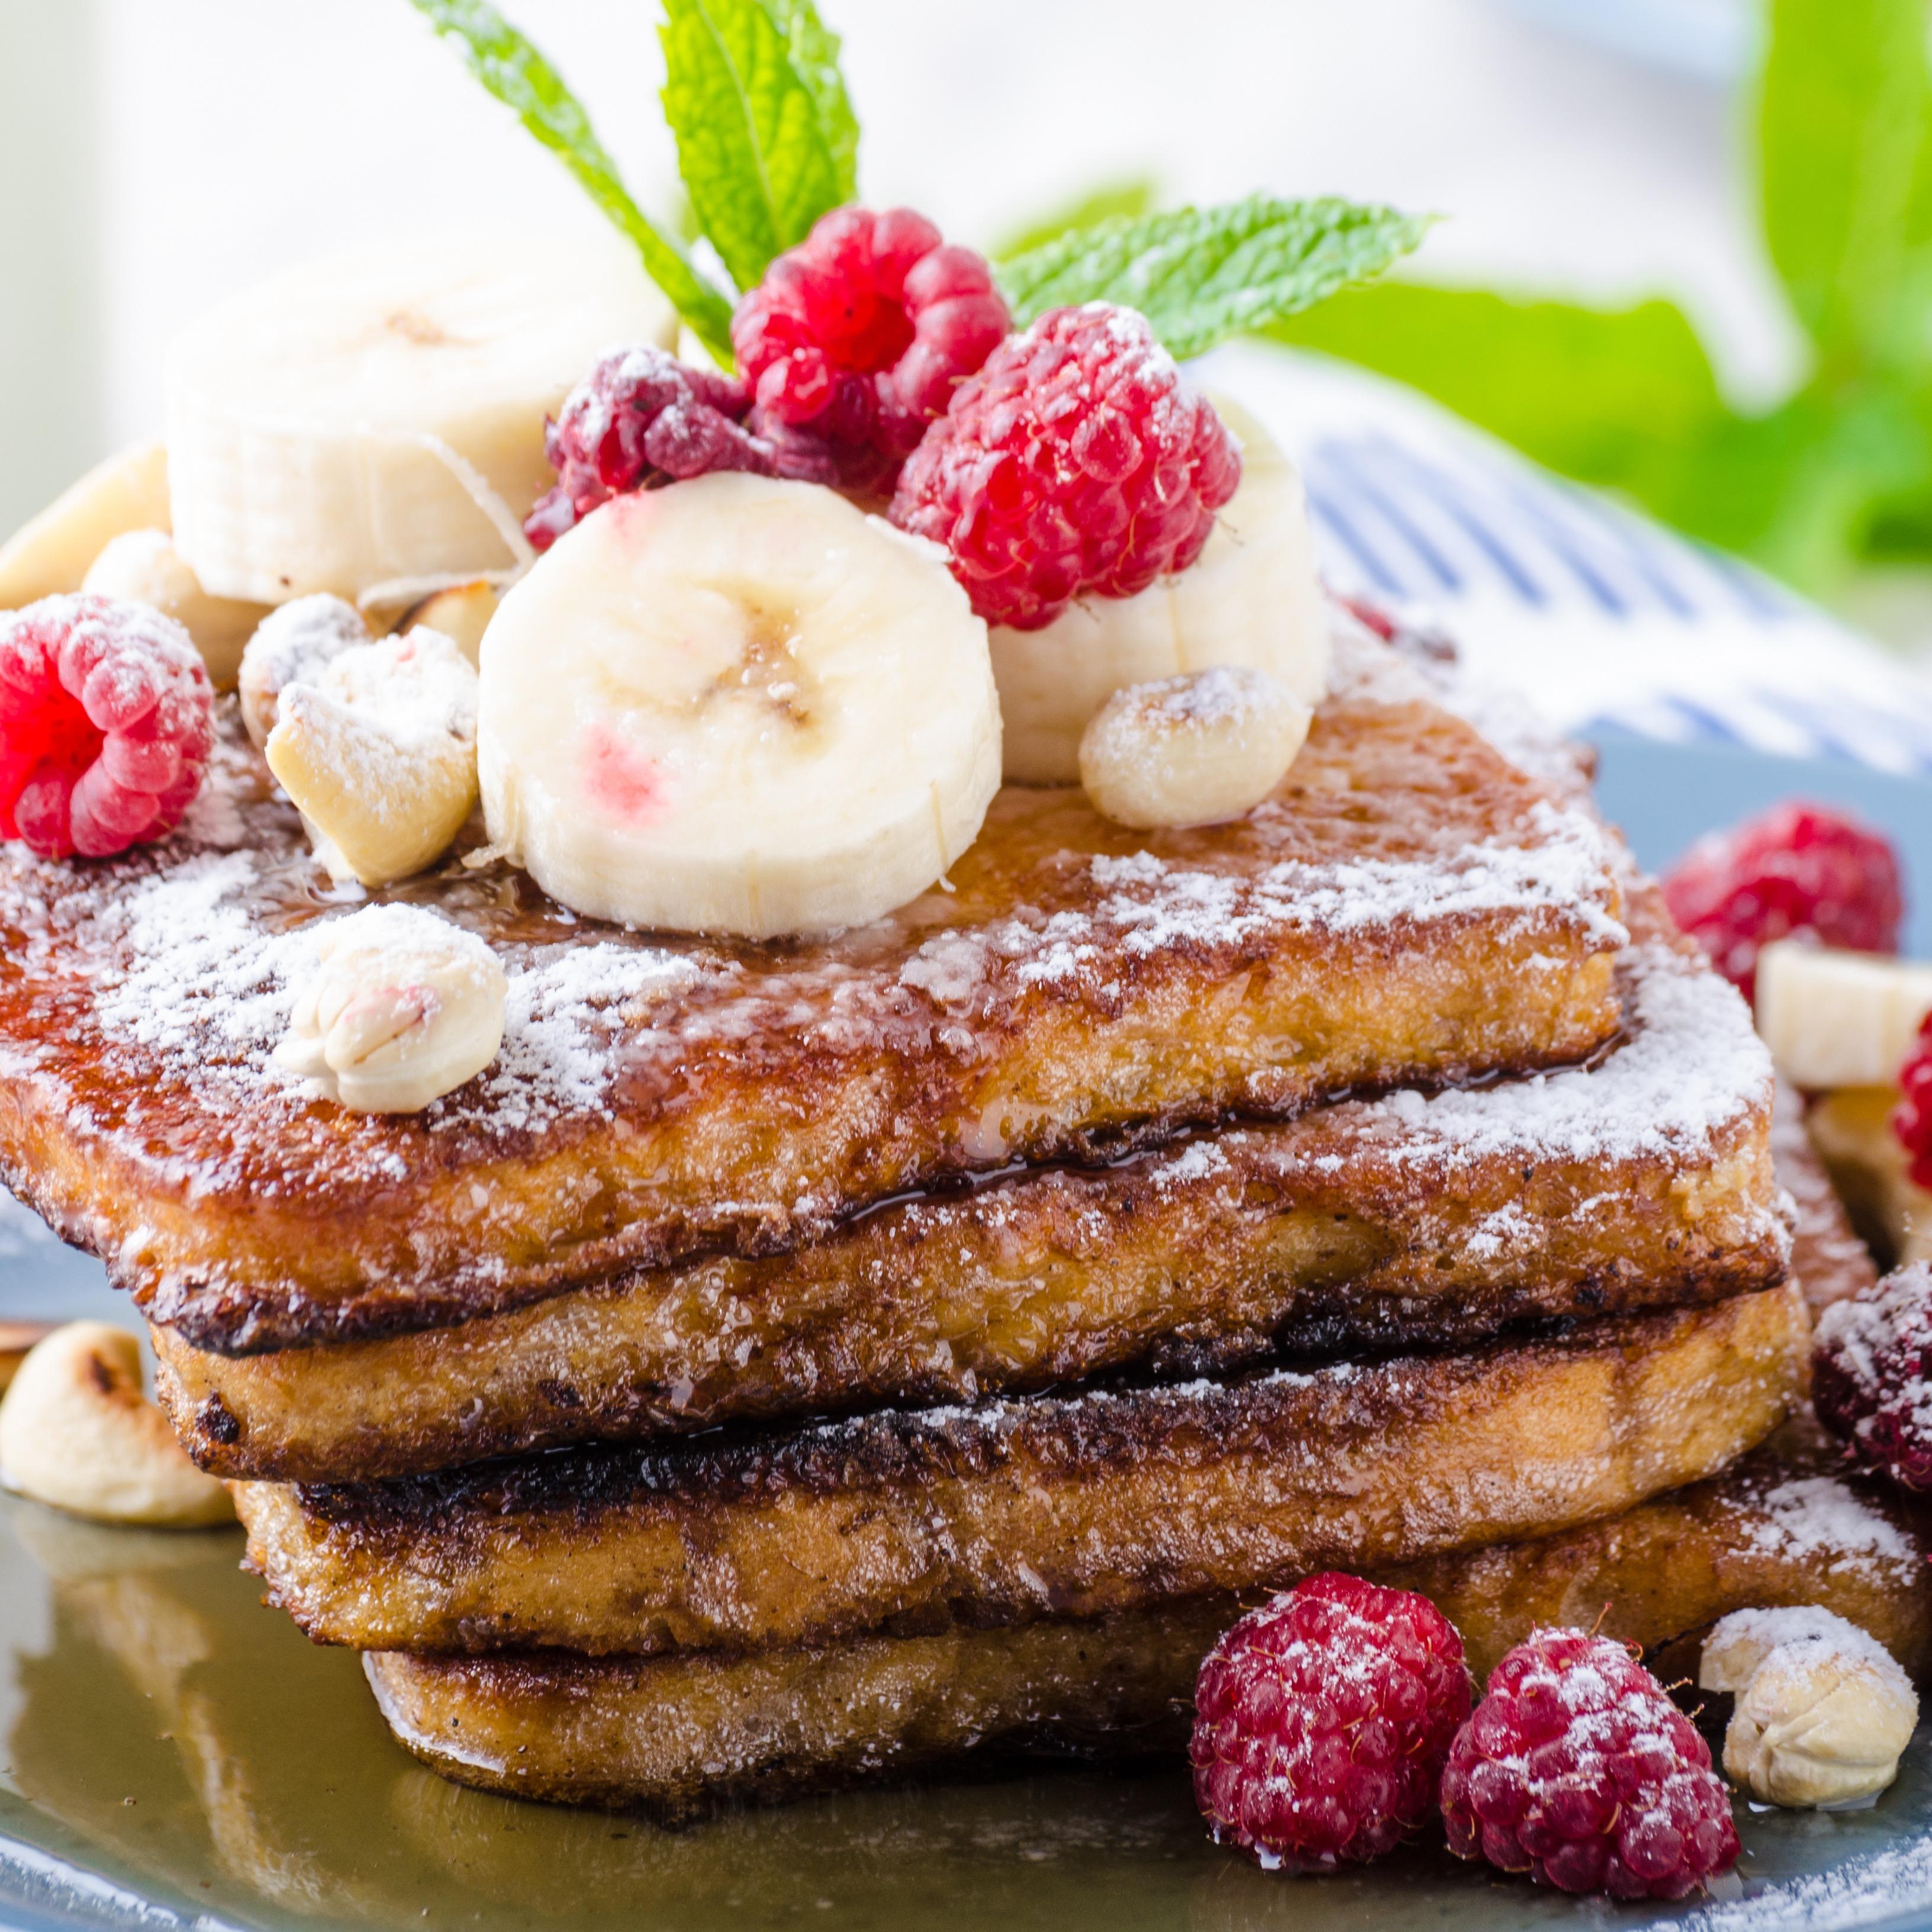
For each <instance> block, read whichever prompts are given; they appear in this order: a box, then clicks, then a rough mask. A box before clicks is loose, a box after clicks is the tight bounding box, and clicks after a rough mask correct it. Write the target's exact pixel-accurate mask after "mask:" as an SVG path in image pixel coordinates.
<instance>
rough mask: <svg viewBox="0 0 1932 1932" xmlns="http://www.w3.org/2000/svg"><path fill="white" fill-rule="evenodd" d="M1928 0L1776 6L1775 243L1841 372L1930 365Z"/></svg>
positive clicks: (1767, 178)
mask: <svg viewBox="0 0 1932 1932" xmlns="http://www.w3.org/2000/svg"><path fill="white" fill-rule="evenodd" d="M1925 32H1926V27H1925V8H1924V0H1774V4H1773V5H1772V8H1771V34H1770V40H1769V51H1768V52H1767V54H1766V61H1765V66H1764V70H1763V75H1762V77H1761V79H1760V86H1759V93H1758V101H1757V135H1758V166H1759V187H1760V195H1761V197H1762V203H1763V210H1764V226H1765V240H1766V244H1767V245H1768V246H1769V249H1770V251H1771V258H1772V262H1773V263H1775V265H1776V266H1777V269H1778V274H1779V275H1780V276H1781V277H1782V278H1783V280H1784V285H1785V287H1786V289H1787V291H1788V292H1789V293H1790V297H1791V303H1792V306H1793V308H1794V309H1795V310H1796V311H1797V315H1798V319H1799V322H1800V323H1802V325H1803V326H1804V328H1805V331H1806V332H1807V333H1808V335H1810V336H1811V339H1812V341H1813V342H1814V343H1815V344H1817V346H1818V347H1819V348H1820V350H1822V351H1823V352H1824V353H1825V355H1826V359H1827V361H1828V363H1829V362H1835V361H1841V360H1843V359H1846V358H1847V357H1849V358H1851V359H1858V360H1865V361H1871V360H1893V359H1898V358H1900V357H1901V356H1904V357H1909V358H1911V359H1920V358H1922V356H1923V353H1924V352H1923V348H1922V345H1921V344H1920V343H1919V342H1918V341H1916V340H1915V338H1916V337H1917V336H1918V334H1919V333H1920V331H1919V329H1918V327H1917V326H1915V325H1916V324H1917V323H1918V322H1919V320H1921V315H1922V308H1923V299H1924V293H1925V290H1926V287H1927V283H1928V280H1932V276H1929V275H1928V268H1932V264H1928V263H1927V259H1926V257H1927V235H1928V232H1932V190H1928V187H1927V182H1928V180H1932V153H1928V150H1932V74H1928V71H1927V61H1926V48H1925Z"/></svg>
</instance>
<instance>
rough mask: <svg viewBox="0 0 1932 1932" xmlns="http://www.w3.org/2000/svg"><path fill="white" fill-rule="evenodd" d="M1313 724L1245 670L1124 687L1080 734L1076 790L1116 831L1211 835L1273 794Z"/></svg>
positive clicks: (1267, 680) (1278, 689)
mask: <svg viewBox="0 0 1932 1932" xmlns="http://www.w3.org/2000/svg"><path fill="white" fill-rule="evenodd" d="M1313 716H1314V713H1313V712H1311V711H1310V709H1309V708H1308V706H1307V705H1305V704H1304V703H1302V701H1301V699H1299V698H1298V697H1296V696H1295V694H1294V693H1293V692H1292V691H1290V690H1289V688H1288V687H1287V686H1286V685H1284V684H1283V683H1282V682H1280V680H1279V679H1277V678H1274V677H1271V676H1269V675H1268V673H1267V672H1266V671H1264V670H1253V669H1252V668H1251V667H1248V666H1247V665H1237V664H1223V665H1218V666H1217V667H1215V668H1214V669H1213V670H1200V671H1193V672H1190V673H1188V674H1187V676H1182V677H1163V678H1160V679H1156V680H1155V681H1154V682H1152V683H1150V684H1132V685H1128V686H1127V688H1125V689H1124V690H1121V691H1115V693H1114V694H1113V696H1112V697H1110V698H1109V699H1108V700H1107V701H1106V703H1105V704H1103V705H1102V706H1101V707H1100V709H1099V710H1098V711H1097V712H1095V713H1094V715H1093V717H1092V718H1091V719H1090V720H1089V721H1088V725H1087V728H1086V730H1085V731H1084V732H1083V733H1082V734H1081V739H1080V782H1081V783H1082V784H1083V785H1085V787H1086V788H1087V796H1088V798H1089V799H1091V800H1092V802H1093V805H1094V809H1095V811H1098V812H1100V813H1101V814H1103V816H1105V817H1108V818H1111V819H1112V820H1114V822H1115V823H1116V824H1118V825H1131V826H1138V827H1142V828H1149V827H1153V826H1175V827H1178V826H1189V825H1218V824H1220V823H1222V822H1223V820H1227V819H1230V818H1238V817H1241V814H1243V813H1244V812H1246V811H1252V810H1253V808H1254V807H1255V806H1256V805H1259V804H1260V802H1262V799H1265V798H1266V797H1267V796H1268V793H1270V792H1271V791H1273V790H1274V788H1275V787H1276V786H1277V785H1278V784H1280V782H1281V781H1282V779H1283V776H1284V775H1286V772H1287V770H1288V768H1289V766H1290V765H1291V764H1292V763H1294V762H1295V754H1296V753H1297V752H1298V751H1300V750H1301V746H1302V742H1303V741H1304V739H1306V738H1307V736H1308V727H1309V724H1310V721H1311V720H1312V719H1313Z"/></svg>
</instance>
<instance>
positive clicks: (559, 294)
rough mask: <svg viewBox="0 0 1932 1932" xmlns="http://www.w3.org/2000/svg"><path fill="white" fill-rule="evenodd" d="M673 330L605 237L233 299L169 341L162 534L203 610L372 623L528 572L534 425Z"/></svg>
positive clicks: (287, 285)
mask: <svg viewBox="0 0 1932 1932" xmlns="http://www.w3.org/2000/svg"><path fill="white" fill-rule="evenodd" d="M673 328H674V319H673V316H672V314H671V311H670V307H669V305H667V303H666V302H665V301H664V298H663V297H662V296H661V295H659V294H658V292H657V290H655V288H654V287H652V284H650V283H649V281H647V280H646V278H645V276H644V275H643V271H642V270H641V269H640V268H639V267H638V266H637V261H636V258H635V257H634V256H633V255H632V254H631V252H630V251H628V249H626V248H625V247H624V246H623V245H622V243H621V242H619V241H617V240H616V238H614V237H606V236H597V235H586V236H582V237H578V236H558V235H548V236H545V235H530V234H523V235H511V236H502V235H498V236H457V237H449V238H443V239H434V240H425V241H418V242H392V243H390V244H388V245H385V246H382V247H379V248H371V249H365V250H362V251H358V252H356V253H354V254H347V255H342V256H338V257H334V258H333V259H332V260H327V261H323V262H318V263H312V264H311V265H310V266H307V267H305V268H302V269H296V270H295V271H294V272H293V273H290V274H288V275H283V276H281V277H280V278H278V279H276V280H275V281H271V282H268V283H265V284H263V285H262V286H260V287H257V288H254V289H251V290H247V291H245V292H244V293H242V294H241V295H239V296H236V297H234V298H233V299H230V300H229V301H228V302H224V303H223V304H222V305H220V307H219V308H216V309H214V310H213V311H211V312H210V313H208V314H206V315H204V316H203V317H201V319H200V320H199V321H197V322H195V323H192V324H190V326H188V327H187V329H184V330H183V331H182V332H181V334H180V335H178V336H177V337H176V338H175V341H174V343H173V344H172V347H170V350H169V356H168V362H167V372H166V410H167V422H168V455H169V472H170V481H171V484H172V498H173V504H174V534H175V542H176V543H177V544H178V547H179V548H180V550H181V555H182V556H184V557H185V558H186V559H187V561H188V563H189V565H190V567H191V568H193V571H194V573H195V574H196V576H197V577H199V579H200V580H201V582H202V585H203V586H205V588H206V589H208V590H209V591H211V592H213V593H214V595H217V596H222V597H233V598H245V599H248V600H251V601H255V602H257V603H266V604H280V603H282V602H284V601H286V600H287V599H288V598H291V597H295V596H299V595H302V593H304V592H308V591H316V590H327V591H332V592H335V593H336V594H337V595H339V596H343V597H347V598H350V599H351V600H357V599H364V598H366V599H368V601H381V599H382V598H383V597H384V595H389V596H391V597H394V596H395V595H397V594H398V590H399V586H404V585H408V584H413V585H415V586H416V589H415V591H414V593H413V594H414V595H422V592H424V591H425V590H428V589H434V588H436V587H437V586H438V585H439V584H440V583H466V582H468V581H469V580H471V579H472V578H474V577H478V576H481V575H482V574H485V573H486V572H489V571H499V570H503V569H505V568H509V567H511V566H513V565H515V564H517V563H519V562H522V561H523V560H525V559H526V558H527V556H528V550H527V547H526V545H525V544H524V543H523V535H522V532H521V529H520V523H521V522H522V520H523V517H525V516H526V514H528V513H529V508H530V506H531V505H532V503H534V502H535V500H536V499H537V497H538V496H539V495H541V493H542V492H543V491H544V490H546V489H547V488H548V487H549V486H550V481H551V480H552V478H551V472H550V465H549V463H547V461H546V460H545V459H544V417H545V416H546V415H547V414H549V413H553V412H554V411H555V410H557V409H558V408H559V407H561V406H562V402H563V399H564V398H565V396H566V395H568V393H569V392H570V389H571V386H572V385H573V384H574V383H576V382H577V380H578V379H579V378H580V377H581V376H582V375H583V372H584V371H585V370H586V369H587V368H589V366H590V365H591V364H592V362H593V361H595V359H596V357H597V356H598V353H599V352H600V351H601V350H604V349H605V348H607V347H608V346H609V345H610V344H611V343H612V342H623V341H652V342H660V343H664V344H668V343H669V342H670V341H671V339H672V336H673Z"/></svg>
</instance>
